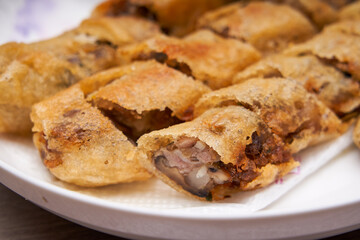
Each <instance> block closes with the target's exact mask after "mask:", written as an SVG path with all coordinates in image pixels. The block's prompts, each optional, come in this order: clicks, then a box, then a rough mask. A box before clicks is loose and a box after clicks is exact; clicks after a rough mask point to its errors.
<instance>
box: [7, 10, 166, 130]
mask: <svg viewBox="0 0 360 240" xmlns="http://www.w3.org/2000/svg"><path fill="white" fill-rule="evenodd" d="M158 32H159V28H158V27H157V26H156V25H155V24H154V23H150V22H147V21H145V20H142V19H136V18H133V17H122V18H98V19H89V20H85V21H83V22H82V23H81V25H80V26H79V27H78V28H76V29H74V30H72V31H69V32H66V33H64V34H62V35H60V36H58V37H56V38H53V39H49V40H45V41H41V42H37V43H32V44H22V43H7V44H5V45H2V46H0V92H1V93H2V94H1V95H0V132H14V133H30V129H31V122H30V118H29V112H30V108H31V106H32V105H33V104H34V103H36V102H39V101H41V100H42V99H44V98H46V97H49V96H51V95H53V94H55V93H56V92H58V91H60V90H62V89H65V88H67V87H69V86H70V85H72V84H74V83H76V82H77V81H79V80H80V79H82V78H84V77H86V76H89V75H91V74H93V73H96V72H98V71H100V70H104V69H107V68H109V67H112V66H114V65H116V64H117V62H116V59H115V51H116V46H119V45H124V44H126V43H130V42H134V41H139V40H142V39H145V38H147V37H150V36H153V35H155V34H157V33H158Z"/></svg>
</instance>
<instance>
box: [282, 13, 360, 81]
mask: <svg viewBox="0 0 360 240" xmlns="http://www.w3.org/2000/svg"><path fill="white" fill-rule="evenodd" d="M359 34H360V20H353V21H352V20H347V21H342V22H339V23H335V24H332V25H329V26H327V27H325V28H324V30H323V31H322V32H321V33H320V34H318V35H317V36H315V37H314V38H312V39H311V40H309V41H307V42H305V43H303V44H299V45H295V46H293V47H290V48H289V49H286V50H285V51H284V53H285V54H287V55H306V54H308V55H314V56H317V57H318V58H320V59H322V60H323V61H325V62H327V63H328V64H330V65H333V66H334V67H336V68H338V69H339V70H341V71H343V72H345V73H346V74H350V75H352V76H353V77H354V78H355V79H357V80H360V35H359Z"/></svg>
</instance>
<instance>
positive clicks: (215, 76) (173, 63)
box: [117, 30, 260, 89]
mask: <svg viewBox="0 0 360 240" xmlns="http://www.w3.org/2000/svg"><path fill="white" fill-rule="evenodd" d="M117 53H118V59H119V61H120V62H122V63H129V62H132V61H134V60H148V59H155V60H157V61H158V62H161V63H165V64H167V65H168V66H169V67H172V68H175V69H177V70H179V71H181V72H183V73H185V74H187V75H189V76H193V77H194V78H196V79H198V80H201V81H202V82H204V83H205V84H206V85H208V86H209V87H210V88H212V89H218V88H221V87H226V86H229V85H230V84H231V79H232V77H233V76H234V75H235V73H236V72H238V71H240V70H242V69H244V68H245V67H246V66H249V65H250V64H252V63H254V62H256V61H257V60H258V59H260V53H259V52H258V51H257V50H256V49H254V48H253V47H252V46H251V45H249V44H246V43H242V42H239V41H237V40H234V39H225V38H222V37H220V36H217V35H216V34H214V33H212V32H211V31H208V30H200V31H196V32H195V33H192V34H190V35H188V36H187V37H185V38H183V39H177V38H173V37H167V36H164V35H158V36H156V37H154V38H151V39H148V40H145V41H143V42H141V43H139V44H132V45H128V46H125V47H122V48H119V49H118V52H117Z"/></svg>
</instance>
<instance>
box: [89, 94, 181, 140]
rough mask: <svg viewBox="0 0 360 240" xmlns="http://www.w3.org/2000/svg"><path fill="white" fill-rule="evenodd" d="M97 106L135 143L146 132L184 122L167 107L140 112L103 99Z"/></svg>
mask: <svg viewBox="0 0 360 240" xmlns="http://www.w3.org/2000/svg"><path fill="white" fill-rule="evenodd" d="M96 106H97V107H98V108H99V109H100V110H101V111H102V112H103V114H104V115H105V116H106V117H108V118H109V119H110V120H112V121H113V122H114V123H115V126H116V127H117V128H118V129H120V130H121V131H122V132H123V133H124V134H125V135H126V136H127V137H128V138H129V140H131V141H132V142H133V143H135V142H136V140H137V139H138V138H139V137H140V136H142V135H143V134H145V133H148V132H151V131H154V130H159V129H162V128H166V127H169V126H171V125H174V124H178V123H182V122H183V121H182V120H180V119H178V118H177V117H176V116H172V111H171V110H170V109H169V108H165V110H163V111H161V110H150V111H143V112H142V113H141V114H139V113H137V112H136V111H134V110H128V109H125V108H123V107H121V106H120V105H118V104H115V103H112V102H109V101H106V100H103V99H101V100H99V101H97V102H96Z"/></svg>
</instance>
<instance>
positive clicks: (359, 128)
mask: <svg viewBox="0 0 360 240" xmlns="http://www.w3.org/2000/svg"><path fill="white" fill-rule="evenodd" d="M353 141H354V143H355V144H356V146H357V147H358V148H360V118H359V119H358V120H357V122H356V125H355V129H354V132H353Z"/></svg>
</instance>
